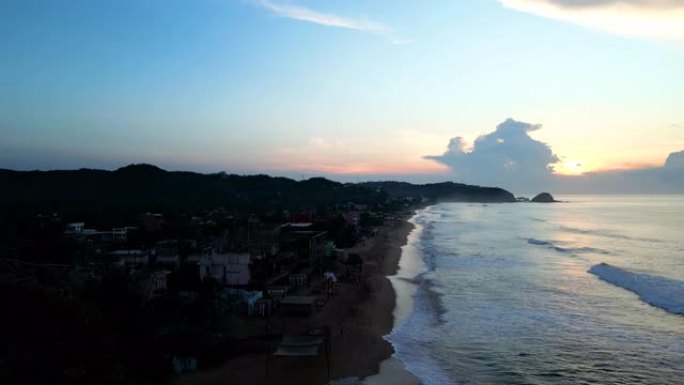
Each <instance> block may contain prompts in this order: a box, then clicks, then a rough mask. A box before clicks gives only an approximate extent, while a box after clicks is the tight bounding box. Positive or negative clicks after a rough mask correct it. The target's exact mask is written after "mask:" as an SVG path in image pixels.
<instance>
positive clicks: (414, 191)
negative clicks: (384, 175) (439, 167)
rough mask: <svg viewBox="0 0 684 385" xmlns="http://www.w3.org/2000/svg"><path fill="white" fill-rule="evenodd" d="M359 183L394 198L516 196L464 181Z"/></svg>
mask: <svg viewBox="0 0 684 385" xmlns="http://www.w3.org/2000/svg"><path fill="white" fill-rule="evenodd" d="M359 185H361V186H364V187H368V188H373V189H376V190H382V191H384V192H386V193H387V194H389V196H390V197H392V198H409V197H413V198H420V197H422V198H426V199H429V200H433V201H454V202H515V201H516V200H515V196H513V194H511V193H510V192H508V191H506V190H504V189H502V188H498V187H480V186H472V185H467V184H462V183H453V182H442V183H430V184H423V185H417V184H411V183H406V182H366V183H360V184H359Z"/></svg>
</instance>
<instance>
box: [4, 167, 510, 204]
mask: <svg viewBox="0 0 684 385" xmlns="http://www.w3.org/2000/svg"><path fill="white" fill-rule="evenodd" d="M0 186H2V188H0V207H27V208H32V209H39V210H40V209H55V210H60V209H62V210H75V211H81V210H92V209H93V208H95V209H108V210H127V211H136V210H137V211H142V210H167V211H168V210H171V211H174V212H188V211H195V210H197V209H211V208H215V207H226V208H231V209H234V210H238V211H241V212H254V213H259V212H261V213H265V212H279V211H281V210H286V209H287V210H291V209H294V210H299V209H302V208H316V207H326V206H330V205H338V204H346V203H349V202H354V203H359V204H371V205H374V204H384V203H386V202H387V198H388V197H391V198H409V197H411V198H415V199H417V200H429V201H438V200H452V201H468V202H513V201H515V198H514V197H513V195H512V194H511V193H509V192H508V191H506V190H502V189H500V188H491V187H478V186H468V185H464V184H458V183H451V182H446V183H435V184H426V185H414V184H410V183H403V182H369V183H360V184H352V183H347V184H343V183H339V182H334V181H331V180H328V179H325V178H320V177H317V178H311V179H308V180H304V181H295V180H292V179H288V178H282V177H271V176H268V175H247V176H242V175H234V174H226V173H217V174H199V173H194V172H180V171H165V170H163V169H161V168H159V167H156V166H153V165H148V164H133V165H129V166H126V167H122V168H120V169H118V170H116V171H104V170H90V169H81V170H72V171H28V172H20V171H11V170H0ZM143 212H144V211H143Z"/></svg>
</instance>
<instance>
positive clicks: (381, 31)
mask: <svg viewBox="0 0 684 385" xmlns="http://www.w3.org/2000/svg"><path fill="white" fill-rule="evenodd" d="M256 4H257V5H259V6H260V7H262V8H264V9H266V10H268V11H270V12H271V13H273V14H276V15H278V16H280V17H285V18H288V19H293V20H299V21H304V22H308V23H313V24H318V25H323V26H326V27H334V28H343V29H350V30H355V31H363V32H369V33H372V34H375V35H379V36H383V37H386V38H387V39H389V40H390V41H391V42H392V44H395V45H404V44H409V43H412V42H413V40H411V39H406V38H403V37H397V36H395V35H394V33H393V30H392V28H391V27H389V26H387V25H385V24H382V23H378V22H375V21H372V20H366V19H359V18H350V17H345V16H340V15H336V14H333V13H327V12H320V11H316V10H313V9H311V8H307V7H303V6H300V5H295V4H289V3H287V4H285V3H275V2H272V1H268V0H257V1H256Z"/></svg>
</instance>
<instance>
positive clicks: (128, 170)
mask: <svg viewBox="0 0 684 385" xmlns="http://www.w3.org/2000/svg"><path fill="white" fill-rule="evenodd" d="M114 172H116V173H120V174H140V175H145V174H147V175H149V174H160V173H165V172H166V170H164V169H162V168H159V167H157V166H155V165H152V164H147V163H135V164H129V165H128V166H124V167H121V168H119V169H117V170H116V171H114Z"/></svg>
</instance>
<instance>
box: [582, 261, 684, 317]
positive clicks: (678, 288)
mask: <svg viewBox="0 0 684 385" xmlns="http://www.w3.org/2000/svg"><path fill="white" fill-rule="evenodd" d="M589 272H590V273H592V274H594V275H596V276H598V277H599V278H601V279H602V280H604V281H606V282H609V283H612V284H613V285H615V286H619V287H621V288H623V289H627V290H629V291H632V292H634V293H636V294H637V295H638V296H639V298H641V299H642V300H643V301H644V302H646V303H648V304H651V305H653V306H656V307H659V308H662V309H665V310H667V311H668V312H670V313H674V314H684V281H679V280H676V279H671V278H666V277H661V276H657V275H650V274H641V273H633V272H631V271H627V270H624V269H621V268H619V267H615V266H612V265H609V264H606V263H600V264H598V265H595V266H593V267H592V268H591V269H589Z"/></svg>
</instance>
